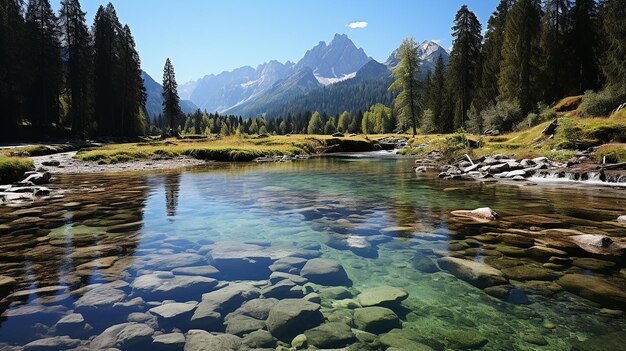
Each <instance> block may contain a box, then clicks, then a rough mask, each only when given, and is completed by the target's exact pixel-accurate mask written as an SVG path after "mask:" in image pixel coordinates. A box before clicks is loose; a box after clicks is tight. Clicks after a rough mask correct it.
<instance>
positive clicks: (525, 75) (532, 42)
mask: <svg viewBox="0 0 626 351" xmlns="http://www.w3.org/2000/svg"><path fill="white" fill-rule="evenodd" d="M540 26H541V9H540V7H539V3H538V1H537V0H519V1H518V2H517V3H515V5H513V7H512V8H511V12H510V13H509V15H508V18H507V21H506V26H505V30H504V41H503V44H502V60H501V63H500V76H499V77H498V89H499V91H500V97H501V98H502V99H505V100H511V101H517V102H518V103H519V104H520V108H521V110H522V114H523V115H526V114H527V113H528V112H529V111H531V110H532V109H534V107H535V104H536V103H537V99H538V96H537V95H538V94H537V91H538V90H539V86H538V85H539V82H538V76H539V74H538V73H539V68H538V64H539V62H538V61H539V55H538V53H539V36H540V32H541V31H540Z"/></svg>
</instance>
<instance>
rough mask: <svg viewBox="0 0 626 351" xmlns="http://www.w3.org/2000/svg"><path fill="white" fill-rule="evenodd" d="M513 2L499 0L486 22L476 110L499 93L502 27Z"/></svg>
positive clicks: (474, 104) (487, 103)
mask: <svg viewBox="0 0 626 351" xmlns="http://www.w3.org/2000/svg"><path fill="white" fill-rule="evenodd" d="M514 2H515V1H514V0H500V3H499V4H498V7H497V8H496V11H494V12H493V14H492V15H491V17H489V21H488V22H487V33H486V34H485V42H484V44H483V47H482V58H483V63H482V69H481V75H480V78H481V79H480V85H479V88H478V91H477V93H476V96H475V97H474V100H473V101H472V106H474V109H475V110H477V111H480V110H483V109H484V108H486V107H487V106H488V105H489V104H494V103H495V102H496V98H497V97H498V95H499V90H498V77H499V76H500V61H501V59H502V42H503V40H504V27H505V25H506V19H507V17H508V14H509V12H510V11H511V7H512V6H513V4H514ZM433 112H434V111H433Z"/></svg>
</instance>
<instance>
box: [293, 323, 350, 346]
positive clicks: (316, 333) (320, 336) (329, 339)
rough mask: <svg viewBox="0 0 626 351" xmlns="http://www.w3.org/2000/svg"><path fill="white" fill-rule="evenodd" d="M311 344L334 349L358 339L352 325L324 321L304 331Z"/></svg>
mask: <svg viewBox="0 0 626 351" xmlns="http://www.w3.org/2000/svg"><path fill="white" fill-rule="evenodd" d="M304 335H306V339H307V343H308V344H309V346H315V347H317V348H321V349H332V348H340V347H345V346H348V345H349V344H352V343H354V342H355V341H356V338H355V337H354V333H352V329H351V328H350V326H348V325H346V324H343V323H336V322H330V323H324V324H322V325H320V326H318V327H315V328H312V329H309V330H307V331H306V332H304Z"/></svg>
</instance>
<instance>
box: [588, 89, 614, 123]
mask: <svg viewBox="0 0 626 351" xmlns="http://www.w3.org/2000/svg"><path fill="white" fill-rule="evenodd" d="M622 100H623V98H620V97H618V96H615V95H614V94H612V93H611V92H609V91H608V90H603V91H599V92H597V93H596V92H593V91H587V92H585V95H583V102H582V104H581V105H580V110H581V111H582V114H583V115H584V116H591V117H608V116H609V115H610V114H611V112H613V111H614V110H615V109H616V108H617V107H618V106H619V105H620V103H622V102H623V101H622Z"/></svg>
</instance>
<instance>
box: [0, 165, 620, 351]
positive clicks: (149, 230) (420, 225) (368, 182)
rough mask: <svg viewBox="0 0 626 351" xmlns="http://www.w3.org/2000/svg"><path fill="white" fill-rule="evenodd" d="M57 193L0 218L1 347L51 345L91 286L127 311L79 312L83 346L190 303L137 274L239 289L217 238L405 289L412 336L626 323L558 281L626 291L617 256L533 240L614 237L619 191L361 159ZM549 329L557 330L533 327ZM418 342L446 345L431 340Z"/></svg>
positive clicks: (90, 178) (139, 179)
mask: <svg viewBox="0 0 626 351" xmlns="http://www.w3.org/2000/svg"><path fill="white" fill-rule="evenodd" d="M59 185H60V186H62V187H63V188H64V189H70V190H69V191H67V192H66V193H65V194H64V195H63V196H62V197H59V198H52V199H48V200H45V201H43V202H40V203H35V204H31V205H22V206H19V207H3V208H0V234H1V235H2V237H3V242H2V243H1V244H0V275H2V276H7V277H11V278H13V279H15V280H16V283H15V284H14V285H15V286H14V287H12V289H9V288H6V287H0V298H3V299H2V302H0V310H1V311H0V312H1V314H2V316H3V317H2V318H3V319H2V321H1V322H0V323H1V324H0V349H1V348H2V343H9V344H13V345H23V344H24V343H26V342H28V341H31V340H34V339H37V338H40V337H44V336H54V335H59V334H58V331H57V329H55V328H54V325H55V324H56V323H57V322H58V321H59V320H60V318H61V317H64V316H67V315H68V314H69V313H71V312H72V311H76V310H78V309H80V308H81V307H80V305H81V304H80V303H79V304H78V305H77V301H79V300H81V298H84V297H85V296H86V295H87V294H88V293H89V292H90V291H92V290H93V289H95V288H97V287H98V286H101V287H102V286H106V287H108V288H110V289H112V290H115V291H113V292H111V291H105V292H106V293H110V294H121V296H120V301H119V302H120V303H122V304H124V307H123V308H121V307H120V308H121V309H117V310H114V311H115V312H116V313H113V315H112V314H111V313H112V312H111V310H108V311H107V312H104V310H102V309H100V310H98V309H96V310H89V311H88V312H84V315H85V316H86V318H87V317H88V319H90V320H89V325H90V327H91V328H92V329H91V330H90V331H85V333H84V334H81V335H79V336H77V337H78V338H79V339H81V340H86V339H88V338H89V337H91V336H93V335H97V334H98V333H100V332H101V331H102V330H104V329H105V328H106V327H108V326H110V325H111V324H113V323H114V322H115V323H121V322H124V321H126V319H127V317H129V314H130V313H131V312H129V311H132V313H135V312H137V313H145V312H146V311H147V310H148V309H149V308H150V307H151V306H150V305H148V302H149V301H163V300H167V299H168V298H172V299H182V298H183V297H185V294H182V296H181V294H180V291H176V293H174V292H171V291H170V292H167V293H163V292H160V293H159V294H156V293H154V292H150V293H147V292H145V289H144V290H141V289H140V288H138V283H137V280H138V278H140V277H142V276H145V275H150V274H152V273H153V272H160V273H155V274H157V276H158V277H161V278H158V279H165V278H162V277H167V276H169V275H172V276H177V275H179V274H181V273H180V272H184V274H185V275H186V274H189V273H188V270H187V269H188V268H189V267H193V268H194V270H192V271H195V270H197V271H202V272H204V273H203V274H206V275H207V276H210V277H216V278H218V279H220V280H222V283H225V282H224V280H231V279H234V278H233V277H235V276H234V275H232V274H231V275H230V276H229V275H226V274H221V275H213V273H211V271H210V269H209V268H207V266H208V265H209V264H215V265H217V263H216V262H215V261H216V259H215V257H214V256H215V255H216V253H215V252H213V251H211V250H212V249H211V248H212V246H211V245H213V244H214V243H224V242H248V243H252V244H250V245H253V246H252V247H254V248H259V250H264V252H265V251H271V250H276V251H280V250H283V251H284V250H298V252H299V254H300V255H304V256H306V258H311V257H316V256H319V255H321V256H322V257H327V258H332V259H335V260H337V261H339V262H341V264H342V265H343V266H344V267H345V269H346V271H347V272H348V275H349V276H350V278H351V279H352V281H353V282H354V287H353V289H356V290H354V291H355V293H356V291H359V290H363V289H365V288H367V287H369V286H375V285H392V286H398V287H402V288H404V289H406V290H407V291H408V292H409V296H410V297H409V299H407V300H406V302H405V303H404V305H403V306H404V308H405V309H406V310H404V312H403V313H402V314H400V315H401V317H402V318H403V320H404V323H405V324H406V325H407V328H408V329H407V330H412V329H410V328H415V329H414V330H415V331H416V333H417V334H420V335H423V334H425V331H428V332H429V333H431V334H432V335H441V333H442V330H444V329H446V328H449V329H455V328H459V327H461V328H474V329H476V330H478V331H480V332H481V333H483V334H486V335H489V336H490V337H489V343H488V344H487V345H485V346H484V349H492V350H497V349H502V348H503V347H505V346H506V345H509V346H510V345H511V344H512V343H517V342H518V341H519V340H518V339H519V338H517V339H516V335H517V333H518V330H532V331H533V332H534V333H535V334H538V335H541V336H542V337H545V338H547V339H548V340H549V342H550V345H551V346H552V347H553V349H569V346H570V345H571V344H572V343H574V341H575V340H574V341H572V340H571V335H572V334H575V335H578V336H580V337H579V339H581V340H583V339H586V338H589V337H592V336H594V335H603V334H608V333H610V332H613V331H619V330H621V329H623V328H624V327H625V323H624V320H623V317H622V315H621V313H620V311H613V309H611V311H612V312H611V311H609V312H607V311H606V310H605V311H604V312H602V313H600V311H601V308H602V307H606V306H603V305H602V301H601V300H598V299H595V302H590V301H589V300H586V299H582V298H580V297H577V296H575V295H572V294H570V293H566V292H564V291H563V288H562V287H561V285H559V284H558V283H557V280H558V279H559V278H560V277H562V276H563V275H565V274H585V275H590V276H593V277H597V278H598V279H600V280H601V281H602V282H609V283H610V284H612V285H614V286H618V287H621V288H622V289H623V288H624V287H625V286H626V283H625V281H624V274H623V268H624V267H625V266H626V264H625V262H624V259H623V256H619V255H616V256H612V255H609V256H607V255H596V254H591V253H589V252H587V251H585V250H582V249H581V248H580V247H579V246H571V245H570V243H569V242H568V243H566V244H563V242H562V241H558V240H554V241H553V242H551V243H548V244H545V245H544V244H542V245H538V244H537V243H538V242H539V241H540V240H546V238H553V235H555V233H557V232H549V230H551V229H555V228H556V229H558V230H560V231H561V232H558V233H563V231H564V230H565V231H567V230H575V231H580V232H581V233H586V234H601V235H608V236H611V237H612V238H614V240H616V241H620V240H623V239H622V237H623V227H621V226H618V225H616V224H615V223H614V220H615V218H617V216H618V215H621V214H622V213H621V211H623V208H625V207H626V195H625V193H624V192H623V191H620V190H617V189H612V190H611V191H598V190H597V189H589V188H565V189H564V188H560V189H555V188H546V187H532V186H522V187H511V186H502V185H482V184H478V183H452V182H448V181H440V180H438V179H436V178H434V177H430V176H423V175H415V174H414V173H413V172H412V170H411V161H410V160H400V161H398V160H368V159H358V160H353V159H321V160H310V161H307V162H302V163H290V164H265V165H252V166H251V165H220V166H218V167H217V168H211V169H205V170H196V171H193V172H186V173H182V174H181V173H177V172H166V173H165V174H157V175H124V176H121V175H114V176H107V175H76V176H64V177H62V178H61V181H60V183H59ZM483 206H489V207H492V208H494V209H495V210H496V211H497V212H498V213H499V214H500V215H501V220H499V221H496V222H492V223H487V224H475V223H468V222H467V221H465V220H463V219H460V218H457V217H452V216H451V215H450V211H452V210H457V209H472V208H477V207H483ZM546 230H548V232H546ZM568 233H569V234H572V233H575V232H568ZM569 234H568V235H569ZM276 251H272V252H273V253H274V254H275V252H276ZM270 256H271V255H270ZM442 258H456V259H462V260H471V261H474V262H477V263H480V264H482V263H485V264H487V265H489V267H492V268H494V269H497V270H498V271H501V272H504V273H503V274H505V275H506V280H507V282H506V284H499V285H496V288H495V289H490V288H492V287H491V286H490V287H488V288H485V289H483V287H482V286H480V287H479V288H476V287H474V286H472V285H471V284H467V283H466V282H465V281H464V280H463V279H460V278H459V274H456V275H451V274H449V273H448V272H449V271H450V270H447V271H445V270H442V267H441V259H442ZM274 260H275V258H274V257H273V256H272V257H265V256H263V257H260V258H259V257H256V258H255V262H256V263H257V264H258V263H259V262H263V265H264V266H263V267H261V269H258V270H250V271H247V272H248V273H250V274H249V275H247V276H245V278H246V279H251V280H265V279H268V278H269V277H268V274H269V272H270V269H268V267H267V265H269V264H270V263H272V262H273V261H274ZM181 268H182V269H183V270H182V271H181V270H180V269H181ZM252 268H255V269H256V268H258V267H252ZM300 268H301V267H300ZM241 270H242V269H241V266H237V265H235V266H234V267H232V272H234V273H237V272H238V271H241ZM232 272H230V273H232ZM254 272H261V273H258V274H257V273H254ZM222 273H224V272H222ZM253 273H254V274H253ZM241 277H242V275H241V274H239V275H237V278H241ZM466 280H467V279H466ZM0 281H1V280H0ZM470 283H472V282H470ZM98 284H103V285H98ZM204 284H209V283H208V281H205V282H204ZM474 285H476V284H475V283H474ZM7 286H8V285H7ZM187 291H188V295H187V296H188V298H187V299H182V301H186V300H191V299H197V300H199V296H200V294H201V292H202V291H200V290H198V291H195V290H187ZM192 292H193V293H192ZM9 293H12V295H10V296H8V297H6V295H8V294H9ZM191 295H193V296H191ZM87 297H89V296H88V295H87ZM138 297H141V298H142V300H141V301H139V300H136V299H137V298H138ZM494 297H495V298H494ZM83 301H84V299H83ZM131 301H135V303H136V304H134V305H133V304H132V303H131ZM324 303H326V304H327V306H333V305H332V304H333V303H336V301H324ZM597 304H599V305H597ZM327 306H326V307H327ZM120 311H121V312H120ZM398 313H399V312H398ZM607 313H612V316H611V317H607ZM467 315H474V316H475V318H474V320H473V321H470V320H468V318H467V317H466V316H467ZM105 317H106V318H105ZM135 317H136V316H135ZM546 321H549V322H550V323H552V324H557V325H559V328H557V329H555V328H545V327H543V326H542V325H543V324H545V323H546ZM590 325H592V326H593V328H591V329H590V328H589V326H590ZM437 328H438V329H437ZM183 329H184V328H183ZM216 330H217V329H216ZM165 331H169V330H165ZM426 334H428V333H426ZM420 342H425V343H427V344H428V345H431V347H435V349H443V348H439V347H438V346H437V345H440V341H437V340H429V341H428V340H420ZM518 346H519V345H518ZM442 347H445V345H444V346H442ZM530 347H531V346H528V345H526V346H524V347H521V346H520V347H517V348H519V349H524V348H526V349H529V348H530Z"/></svg>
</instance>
